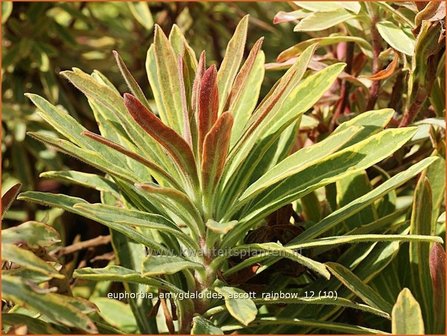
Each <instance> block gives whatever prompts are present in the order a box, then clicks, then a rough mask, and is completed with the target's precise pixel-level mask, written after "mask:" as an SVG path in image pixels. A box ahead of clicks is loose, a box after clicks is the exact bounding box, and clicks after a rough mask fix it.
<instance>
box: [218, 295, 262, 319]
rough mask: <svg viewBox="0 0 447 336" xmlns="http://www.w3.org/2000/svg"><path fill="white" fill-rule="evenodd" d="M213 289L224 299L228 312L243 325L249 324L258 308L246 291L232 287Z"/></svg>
mask: <svg viewBox="0 0 447 336" xmlns="http://www.w3.org/2000/svg"><path fill="white" fill-rule="evenodd" d="M215 291H216V292H217V293H219V294H220V295H222V296H223V297H224V299H225V306H226V307H227V309H228V312H229V313H230V314H231V316H233V317H234V318H235V319H236V320H238V321H239V322H241V323H242V324H243V325H249V324H250V322H252V321H253V320H254V319H255V318H256V315H257V314H258V309H257V308H256V305H255V304H254V302H253V301H252V300H251V299H250V297H249V295H248V293H246V292H245V291H243V290H242V289H239V288H234V287H216V288H215Z"/></svg>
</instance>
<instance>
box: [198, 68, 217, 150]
mask: <svg viewBox="0 0 447 336" xmlns="http://www.w3.org/2000/svg"><path fill="white" fill-rule="evenodd" d="M198 99H199V111H198V125H199V155H201V154H202V149H203V141H204V140H205V136H206V134H207V133H208V132H209V130H210V129H211V127H212V126H213V125H214V123H215V122H216V120H217V115H218V108H219V96H218V91H217V70H216V66H215V65H212V66H211V67H209V68H208V69H207V70H206V71H205V73H204V74H203V77H202V80H201V82H200V89H199V97H198Z"/></svg>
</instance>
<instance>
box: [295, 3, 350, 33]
mask: <svg viewBox="0 0 447 336" xmlns="http://www.w3.org/2000/svg"><path fill="white" fill-rule="evenodd" d="M354 17H355V16H354V15H352V14H351V13H349V12H348V11H346V10H344V9H343V8H339V9H335V10H333V11H330V12H314V13H311V14H309V15H308V16H307V17H305V18H304V19H302V20H301V21H300V22H299V23H298V24H297V25H296V26H295V28H294V29H293V30H294V31H312V32H313V31H320V30H324V29H328V28H330V27H333V26H335V25H337V24H339V23H342V22H345V21H347V20H350V19H353V18H354Z"/></svg>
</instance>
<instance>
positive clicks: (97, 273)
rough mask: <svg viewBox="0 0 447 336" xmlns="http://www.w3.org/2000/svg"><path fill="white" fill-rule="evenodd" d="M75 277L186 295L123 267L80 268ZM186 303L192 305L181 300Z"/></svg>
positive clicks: (170, 286) (179, 290) (163, 281)
mask: <svg viewBox="0 0 447 336" xmlns="http://www.w3.org/2000/svg"><path fill="white" fill-rule="evenodd" d="M73 277H75V278H79V279H85V280H93V281H103V280H106V281H119V282H132V283H141V284H145V285H149V286H153V287H155V288H160V289H164V290H166V291H169V292H172V293H176V294H183V295H184V294H185V292H184V291H182V290H181V289H179V288H177V287H176V286H174V285H173V284H171V283H170V282H168V281H166V280H163V279H155V278H148V277H144V276H142V275H141V274H140V273H138V272H136V271H134V270H131V269H128V268H125V267H121V266H115V265H112V266H107V267H104V268H90V267H85V268H78V269H77V270H75V272H74V274H73ZM180 301H183V302H185V304H191V302H190V300H189V299H184V300H180Z"/></svg>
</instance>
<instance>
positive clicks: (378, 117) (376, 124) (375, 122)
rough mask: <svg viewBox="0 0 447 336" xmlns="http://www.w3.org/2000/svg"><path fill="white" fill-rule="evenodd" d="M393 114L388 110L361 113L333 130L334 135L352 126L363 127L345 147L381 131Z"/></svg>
mask: <svg viewBox="0 0 447 336" xmlns="http://www.w3.org/2000/svg"><path fill="white" fill-rule="evenodd" d="M393 114H394V110H393V109H390V108H385V109H381V110H373V111H366V112H362V113H360V114H359V115H357V116H356V117H354V118H352V119H351V120H348V121H345V122H344V123H342V124H341V125H340V126H338V127H337V128H336V129H335V131H334V133H338V132H341V131H344V130H345V129H347V128H349V127H352V126H362V127H363V129H362V130H361V131H360V132H359V133H358V134H357V135H356V136H354V137H353V138H352V139H351V141H349V142H348V143H347V144H346V147H347V146H350V145H353V144H355V143H357V142H359V141H361V140H364V139H366V138H367V137H369V136H371V135H373V134H375V133H377V132H379V131H381V130H383V129H384V128H385V127H386V126H387V125H388V123H389V122H390V120H391V118H392V117H393Z"/></svg>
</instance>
